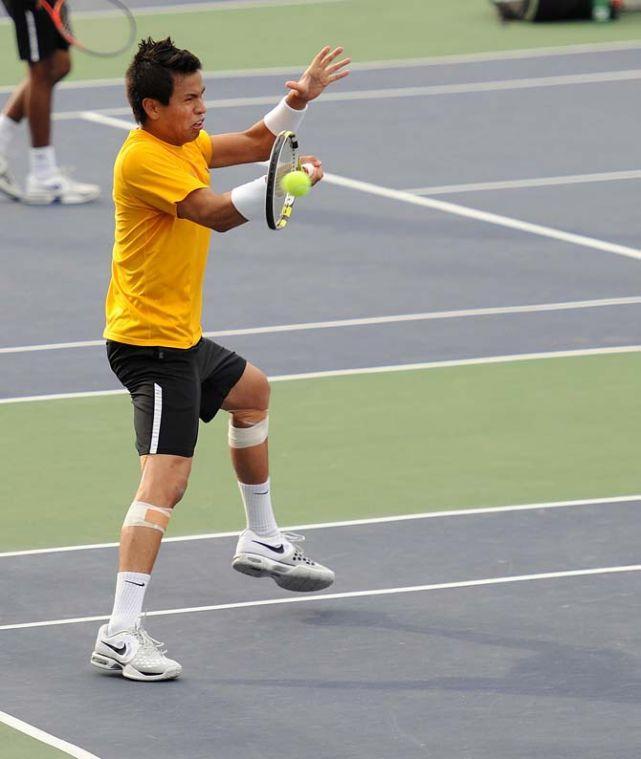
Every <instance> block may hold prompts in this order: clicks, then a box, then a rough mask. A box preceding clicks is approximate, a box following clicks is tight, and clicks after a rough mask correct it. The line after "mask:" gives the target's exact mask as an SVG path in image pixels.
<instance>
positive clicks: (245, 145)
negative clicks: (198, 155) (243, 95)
mask: <svg viewBox="0 0 641 759" xmlns="http://www.w3.org/2000/svg"><path fill="white" fill-rule="evenodd" d="M342 52H343V48H342V47H337V48H334V49H333V50H332V49H331V47H330V46H329V45H327V46H326V47H324V48H323V49H322V50H320V51H319V52H318V53H317V54H316V55H315V56H314V58H313V59H312V61H311V63H310V64H309V66H308V67H307V68H306V69H305V71H304V72H303V74H302V76H301V77H300V79H299V80H298V81H294V80H292V81H289V82H286V83H285V86H286V87H287V88H288V89H289V93H288V95H287V97H286V98H285V99H284V103H285V104H286V107H288V108H291V109H292V110H294V111H304V110H305V108H306V107H307V104H308V103H309V102H311V101H312V100H315V99H316V98H317V97H319V96H320V95H321V94H322V93H323V91H324V90H325V88H326V87H328V86H329V85H330V84H333V83H334V82H337V81H339V80H340V79H344V78H345V77H346V76H347V75H348V74H349V71H348V70H347V69H346V68H345V67H346V66H347V65H349V63H350V61H351V59H350V58H343V59H342V60H340V61H336V59H337V58H338V57H339V56H340V55H341V53H342ZM270 126H272V125H271V124H270V120H269V118H268V119H267V123H266V122H265V120H261V121H259V122H257V123H256V124H254V125H253V126H251V127H250V128H249V129H247V130H246V131H244V132H231V133H228V134H217V135H212V136H211V140H212V146H213V155H212V160H211V163H210V168H213V169H218V168H222V167H224V166H236V165H238V164H242V163H253V162H255V161H266V160H267V159H268V158H269V153H270V151H271V149H272V146H273V144H274V140H275V139H276V134H277V133H278V132H276V133H275V132H274V131H273V128H271V129H270ZM278 131H280V130H278ZM317 181H318V180H317Z"/></svg>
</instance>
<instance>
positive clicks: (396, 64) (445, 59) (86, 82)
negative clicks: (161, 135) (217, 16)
mask: <svg viewBox="0 0 641 759" xmlns="http://www.w3.org/2000/svg"><path fill="white" fill-rule="evenodd" d="M639 48H641V42H639V41H638V40H629V41H623V42H597V43H594V44H590V43H588V44H583V45H565V46H558V47H542V48H526V49H520V50H505V51H499V52H489V53H463V54H454V55H440V56H433V57H430V58H390V59H389V60H378V61H355V62H352V63H351V64H350V69H351V70H352V71H377V70H386V69H404V68H418V67H422V66H452V65H458V64H466V63H486V62H492V61H503V60H517V59H528V58H552V57H558V56H566V55H589V54H591V53H612V52H617V51H626V50H638V49H639ZM306 66H307V62H304V63H300V64H298V65H295V66H273V67H267V68H248V69H226V70H221V71H203V77H204V78H205V79H241V78H248V77H260V76H281V75H290V74H295V73H299V72H300V71H301V70H303V69H304V68H305V67H306ZM122 84H123V78H122V77H121V76H118V77H108V78H101V79H80V80H77V81H64V82H60V84H58V85H56V89H58V90H61V89H62V90H80V89H94V88H96V87H122ZM14 89H15V85H14V84H8V85H2V86H0V94H3V93H8V92H13V90H14Z"/></svg>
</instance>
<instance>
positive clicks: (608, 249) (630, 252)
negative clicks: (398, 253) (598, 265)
mask: <svg viewBox="0 0 641 759" xmlns="http://www.w3.org/2000/svg"><path fill="white" fill-rule="evenodd" d="M637 72H638V75H639V78H641V69H638V70H637ZM112 110H114V109H112ZM103 116H104V114H103V112H99V111H83V112H81V113H80V116H79V118H83V119H86V120H87V121H93V122H98V123H101V121H102V122H103V123H105V124H107V126H114V127H116V128H121V127H122V128H124V129H129V128H130V125H129V123H128V122H125V121H122V122H120V121H119V120H118V119H114V118H112V117H111V116H109V117H107V118H106V119H104V120H103ZM324 181H325V182H326V183H327V184H333V185H337V186H339V187H345V188H348V189H350V190H357V191H359V192H363V193H367V194H370V195H377V196H378V197H382V198H385V199H386V200H398V201H401V202H404V203H409V204H410V205H415V206H421V207H423V208H430V209H431V210H433V211H440V212H442V213H448V214H451V215H453V216H460V217H463V218H466V219H471V220H473V221H480V222H483V223H486V224H493V225H495V226H499V227H505V228H507V229H514V230H516V231H517V232H525V233H526V234H532V235H536V236H538V237H544V238H548V239H551V240H559V241H561V242H565V243H568V244H570V245H576V246H578V247H583V248H591V249H593V250H599V251H603V252H605V253H613V254H615V255H618V256H624V257H627V258H633V259H636V260H641V250H639V249H637V248H630V247H628V246H626V245H619V244H618V243H612V242H608V241H607V240H600V239H598V238H596V237H589V236H587V235H580V234H576V233H574V232H566V231H564V230H562V229H557V228H556V227H548V226H545V225H543V224H534V223H532V222H529V221H523V220H522V219H515V218H513V217H511V216H503V215H501V214H496V213H490V212H488V211H480V210H478V209H476V208H470V207H469V206H463V205H460V204H458V203H452V202H448V201H444V200H435V199H434V198H429V197H424V196H422V195H415V194H413V193H411V192H405V191H403V190H395V189H393V188H391V187H384V186H383V185H379V184H374V183H372V182H364V181H361V180H358V179H350V178H349V177H343V176H340V175H339V174H331V173H329V172H327V173H326V174H325V176H324Z"/></svg>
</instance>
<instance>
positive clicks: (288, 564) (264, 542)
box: [231, 530, 334, 593]
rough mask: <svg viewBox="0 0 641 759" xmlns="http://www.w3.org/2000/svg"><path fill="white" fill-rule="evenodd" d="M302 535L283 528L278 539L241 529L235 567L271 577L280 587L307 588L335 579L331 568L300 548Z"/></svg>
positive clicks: (234, 561)
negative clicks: (285, 530)
mask: <svg viewBox="0 0 641 759" xmlns="http://www.w3.org/2000/svg"><path fill="white" fill-rule="evenodd" d="M303 540H305V538H304V537H303V536H302V535H294V534H292V533H287V532H281V533H279V535H278V537H277V538H276V539H275V540H272V539H267V538H264V537H261V536H260V535H257V534H256V533H255V532H252V531H251V530H245V531H244V532H241V534H240V538H239V539H238V545H237V546H236V554H235V556H234V558H233V560H232V564H231V565H232V567H233V568H234V569H235V570H236V571H238V572H242V573H243V574H246V575H250V576H251V577H272V578H273V579H274V580H275V581H276V583H277V584H278V585H280V587H281V588H285V590H296V591H300V592H303V593H304V592H307V591H311V590H323V588H328V587H329V586H330V585H331V584H332V583H333V582H334V573H333V572H332V570H331V569H328V568H327V567H324V566H323V565H322V564H317V563H316V562H315V561H312V560H311V559H310V558H308V557H307V556H305V554H304V553H303V552H302V551H301V550H300V549H299V548H298V546H297V545H295V544H296V543H300V542H301V541H303Z"/></svg>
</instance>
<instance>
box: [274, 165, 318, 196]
mask: <svg viewBox="0 0 641 759" xmlns="http://www.w3.org/2000/svg"><path fill="white" fill-rule="evenodd" d="M280 186H281V188H282V190H283V192H287V193H289V194H290V195H294V197H296V198H299V197H300V196H301V195H307V193H308V192H309V190H310V187H311V186H312V180H311V179H310V178H309V177H308V176H307V174H306V173H305V172H304V171H290V172H289V174H285V176H284V177H283V178H282V179H281V180H280Z"/></svg>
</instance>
